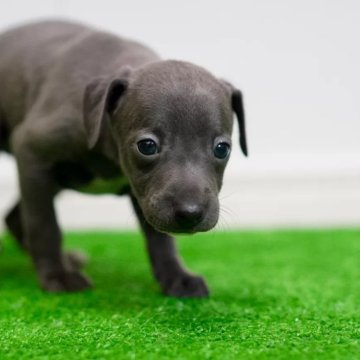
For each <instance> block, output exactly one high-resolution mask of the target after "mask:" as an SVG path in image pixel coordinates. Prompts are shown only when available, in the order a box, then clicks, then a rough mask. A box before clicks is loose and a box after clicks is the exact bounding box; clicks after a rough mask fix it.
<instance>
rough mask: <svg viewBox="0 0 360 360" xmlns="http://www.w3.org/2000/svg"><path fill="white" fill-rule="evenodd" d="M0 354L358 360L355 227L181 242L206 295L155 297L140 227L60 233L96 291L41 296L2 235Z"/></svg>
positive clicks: (359, 282)
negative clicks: (79, 255) (80, 252)
mask: <svg viewBox="0 0 360 360" xmlns="http://www.w3.org/2000/svg"><path fill="white" fill-rule="evenodd" d="M2 242H3V248H2V251H1V253H0V359H51V360H52V359H166V358H174V359H324V360H325V359H326V360H329V359H360V230H333V231H331V230H324V231H320V230H317V231H264V232H232V233H230V232H228V233H207V234H200V235H195V236H189V237H180V238H179V240H178V244H179V247H180V248H181V252H182V255H183V257H184V258H185V261H186V263H187V265H188V266H189V268H191V269H192V270H193V271H196V272H198V273H200V274H203V275H204V276H205V277H206V278H207V280H208V283H209V286H210V288H211V290H212V296H211V297H210V298H209V299H202V300H196V299H183V300H181V299H172V298H166V297H163V296H162V295H161V294H160V293H159V289H158V287H157V285H156V284H155V282H154V280H153V279H152V277H151V274H150V271H149V264H148V261H147V257H146V254H145V251H144V246H143V242H142V238H141V235H140V234H138V233H92V232H89V233H70V234H67V235H66V245H67V247H71V248H81V249H84V250H86V252H87V253H88V254H89V255H90V257H91V259H90V262H89V263H88V265H87V266H86V273H87V274H88V275H90V276H91V278H92V279H93V281H94V283H95V285H96V287H95V288H94V289H93V290H90V291H87V292H84V293H77V294H61V295H54V294H46V293H43V292H42V291H40V290H39V289H38V287H37V283H36V279H35V276H34V272H33V270H32V268H31V266H30V261H29V259H28V258H27V257H26V256H24V254H22V253H21V251H20V250H19V249H18V248H17V247H16V245H15V244H14V242H13V241H12V239H10V237H9V236H3V241H2Z"/></svg>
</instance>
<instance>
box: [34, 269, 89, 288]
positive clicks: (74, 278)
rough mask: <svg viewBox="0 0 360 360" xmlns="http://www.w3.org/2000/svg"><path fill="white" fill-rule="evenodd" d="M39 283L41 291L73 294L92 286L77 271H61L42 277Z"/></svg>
mask: <svg viewBox="0 0 360 360" xmlns="http://www.w3.org/2000/svg"><path fill="white" fill-rule="evenodd" d="M40 282H41V287H42V288H43V290H45V291H48V292H75V291H82V290H85V289H88V288H90V287H91V286H92V284H91V281H90V280H89V279H88V278H87V277H86V276H85V275H83V274H81V273H80V272H77V271H63V272H59V273H56V274H52V275H47V276H42V277H41V279H40Z"/></svg>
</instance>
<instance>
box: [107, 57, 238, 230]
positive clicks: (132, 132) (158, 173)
mask: <svg viewBox="0 0 360 360" xmlns="http://www.w3.org/2000/svg"><path fill="white" fill-rule="evenodd" d="M111 128H112V133H113V137H114V140H115V143H116V146H117V149H118V152H119V157H120V163H121V167H122V169H123V171H124V172H125V174H126V176H127V178H128V180H129V182H130V185H131V189H132V192H133V194H134V196H135V197H136V199H137V201H138V203H139V205H140V208H141V209H142V212H143V214H144V216H145V218H146V220H147V221H148V222H149V223H150V224H151V225H152V226H153V227H154V228H155V229H157V230H159V231H162V232H174V233H175V232H183V233H193V232H198V231H206V230H209V229H211V228H213V227H214V226H215V225H216V223H217V221H218V218H219V201H218V194H219V191H220V188H221V185H222V179H223V174H224V169H225V166H226V164H227V162H228V160H229V156H230V152H231V146H232V145H231V133H232V128H233V107H232V98H231V94H230V92H229V87H228V86H227V85H225V84H224V83H223V82H221V81H219V80H217V79H215V78H214V77H213V76H211V75H210V74H209V73H208V72H206V71H205V70H203V69H201V68H198V67H195V66H194V65H191V64H187V63H182V62H175V61H167V62H159V63H155V64H152V65H148V66H147V67H145V68H144V69H142V70H140V71H138V72H137V73H136V74H133V75H132V78H131V79H130V80H129V83H128V85H127V88H126V91H125V92H124V94H123V95H122V97H121V100H120V101H118V103H117V105H116V107H115V109H114V110H113V113H112V116H111Z"/></svg>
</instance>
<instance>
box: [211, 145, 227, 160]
mask: <svg viewBox="0 0 360 360" xmlns="http://www.w3.org/2000/svg"><path fill="white" fill-rule="evenodd" d="M229 154H230V145H229V144H228V143H226V142H221V143H218V144H217V145H216V146H215V148H214V155H215V157H217V158H218V159H225V158H227V157H228V156H229Z"/></svg>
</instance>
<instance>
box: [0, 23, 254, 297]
mask: <svg viewBox="0 0 360 360" xmlns="http://www.w3.org/2000/svg"><path fill="white" fill-rule="evenodd" d="M0 83H1V88H0V149H2V150H5V151H8V152H11V153H12V154H13V155H14V156H15V158H16V161H17V166H18V173H19V183H20V190H21V199H20V201H19V203H18V204H16V206H15V207H14V208H13V209H12V211H11V212H10V213H9V215H8V216H7V218H6V223H7V225H8V228H9V230H10V231H11V232H12V234H13V235H14V237H16V238H17V239H18V241H19V242H20V243H21V244H22V246H23V247H24V248H26V249H27V250H28V251H29V253H30V255H31V257H32V259H33V262H34V265H35V269H36V271H37V274H38V277H39V281H40V284H41V286H42V288H43V289H45V290H47V291H77V290H82V289H85V288H87V287H89V286H90V281H89V280H88V279H87V278H86V277H85V275H83V274H82V273H81V272H80V270H79V266H80V265H81V261H77V260H76V259H77V258H76V257H75V256H74V255H73V254H70V255H69V254H64V253H63V252H62V250H61V238H62V236H61V231H60V229H59V226H58V224H57V220H56V214H55V210H54V205H53V201H54V197H55V196H56V194H58V193H59V191H61V190H62V189H66V188H71V189H77V190H83V191H87V190H89V189H90V190H89V191H91V189H93V188H94V187H95V185H96V186H98V187H97V189H99V188H100V189H101V190H100V192H105V191H109V192H112V193H115V194H118V195H120V194H128V195H130V196H131V199H132V202H133V205H134V208H135V210H136V214H137V216H138V218H139V221H140V224H141V227H142V229H143V232H144V234H145V237H146V239H147V246H148V251H149V256H150V260H151V264H152V269H153V272H154V275H155V277H156V279H157V280H158V281H159V283H160V286H161V288H162V290H163V292H164V293H165V294H167V295H173V296H185V297H192V296H193V297H198V296H206V295H207V294H208V288H207V286H206V284H205V282H204V280H203V279H202V278H201V277H199V276H196V275H193V274H191V273H189V272H188V271H187V270H185V269H184V267H183V266H182V265H181V262H180V260H179V258H178V256H177V254H176V248H175V245H174V239H173V238H172V237H171V236H170V235H169V233H177V232H186V233H194V232H197V231H207V230H209V229H211V228H213V227H214V226H215V224H216V222H217V220H218V216H219V203H218V194H219V191H220V189H221V185H222V178H223V172H224V169H225V166H226V163H227V158H226V159H219V158H215V156H214V153H213V149H214V146H215V145H216V144H217V143H219V142H227V143H229V144H231V133H232V126H233V111H235V112H236V114H237V116H238V120H239V124H240V129H241V134H240V135H241V147H242V150H243V152H244V153H245V154H246V153H247V149H246V138H245V127H244V117H243V109H242V103H241V94H240V92H239V91H238V90H236V89H234V88H233V87H232V86H231V85H230V84H228V83H225V82H224V81H220V80H218V79H217V78H215V77H214V76H212V75H211V74H210V73H209V72H207V71H206V70H204V69H202V68H200V67H198V66H195V65H193V64H189V63H186V62H182V61H170V60H168V61H163V60H161V59H160V58H159V57H158V55H156V54H155V53H154V52H153V51H152V50H150V49H148V48H147V47H145V46H143V45H141V44H139V43H136V42H133V41H129V40H125V39H122V38H119V37H117V36H114V35H111V34H108V33H105V32H101V31H98V30H94V29H91V28H89V27H86V26H82V25H78V24H73V23H66V22H42V23H37V24H32V25H26V26H23V27H19V28H16V29H13V30H10V31H8V32H5V33H3V34H2V35H1V36H0ZM142 139H152V140H154V141H155V142H156V143H157V144H158V149H159V152H158V153H156V154H154V155H151V156H146V155H143V154H142V153H141V152H140V151H139V149H138V147H137V144H138V142H139V141H141V140H142ZM99 184H100V185H101V186H100V187H99ZM104 184H105V186H104ZM110 184H111V186H110ZM119 216H121V214H119Z"/></svg>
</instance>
